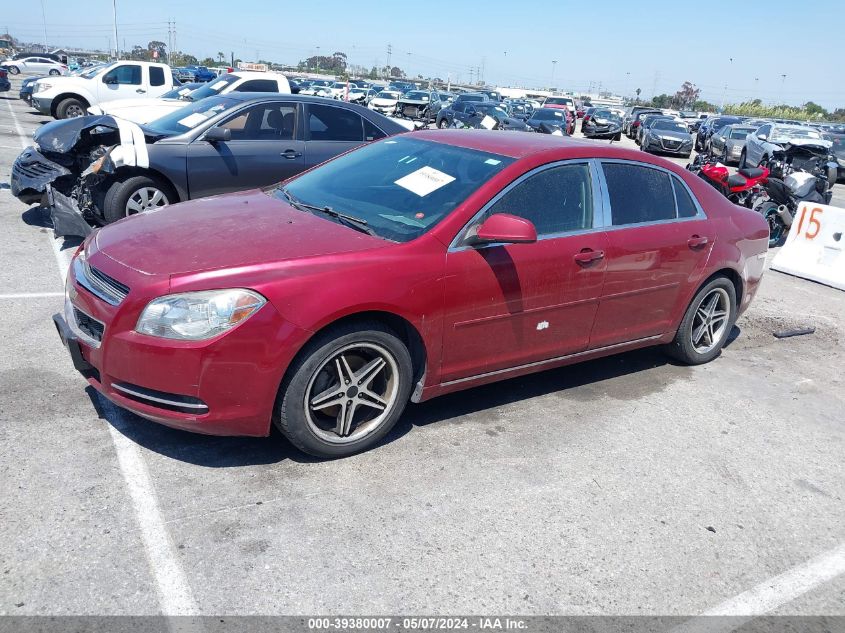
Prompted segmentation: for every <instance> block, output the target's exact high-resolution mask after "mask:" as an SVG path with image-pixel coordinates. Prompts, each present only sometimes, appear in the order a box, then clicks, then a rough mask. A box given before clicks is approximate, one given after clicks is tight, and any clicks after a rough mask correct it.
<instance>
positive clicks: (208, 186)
mask: <svg viewBox="0 0 845 633" xmlns="http://www.w3.org/2000/svg"><path fill="white" fill-rule="evenodd" d="M299 114H300V108H299V105H298V104H296V103H291V102H285V101H269V102H265V103H258V104H255V105H251V106H247V107H246V108H243V109H241V110H239V111H238V112H235V113H233V114H232V115H231V116H230V117H228V118H226V119H224V120H223V121H221V122H220V123H219V124H218V125H217V127H221V128H224V129H228V130H230V131H231V134H232V139H231V140H230V141H226V142H214V143H210V142H208V141H204V140H202V137H201V136H200V138H198V139H196V140H195V141H193V142H192V143H191V144H190V145H189V146H188V150H187V170H188V187H189V190H190V195H191V198H199V197H201V196H209V195H213V194H218V193H225V192H227V191H239V190H244V189H252V188H254V187H265V186H267V185H272V184H274V183H277V182H281V181H282V180H285V179H287V178H290V177H291V176H295V175H296V174H298V173H300V172H301V171H303V170H304V169H305V143H304V142H303V141H302V136H301V132H300V130H299V129H298V128H299Z"/></svg>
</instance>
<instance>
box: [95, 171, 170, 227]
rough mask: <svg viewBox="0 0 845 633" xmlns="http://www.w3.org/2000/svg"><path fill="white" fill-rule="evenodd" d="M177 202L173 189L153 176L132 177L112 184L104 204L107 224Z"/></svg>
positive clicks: (104, 215) (104, 216)
mask: <svg viewBox="0 0 845 633" xmlns="http://www.w3.org/2000/svg"><path fill="white" fill-rule="evenodd" d="M171 201H173V202H175V201H176V195H175V194H174V193H173V191H172V190H171V188H170V187H169V186H168V185H166V184H164V183H163V182H160V181H159V180H158V179H157V178H153V177H151V176H132V177H130V178H127V179H125V180H121V181H118V182H115V183H113V184H112V186H111V187H109V190H108V192H106V197H105V200H104V202H103V218H104V219H105V221H106V224H111V223H112V222H117V221H118V220H121V219H123V218H125V217H128V216H130V215H135V214H136V213H141V212H143V211H153V210H156V209H159V208H161V207H164V206H166V205H168V204H170V202H171Z"/></svg>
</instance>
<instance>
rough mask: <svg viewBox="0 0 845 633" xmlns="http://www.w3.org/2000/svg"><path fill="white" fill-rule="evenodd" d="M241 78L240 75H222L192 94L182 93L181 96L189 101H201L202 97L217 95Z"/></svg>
mask: <svg viewBox="0 0 845 633" xmlns="http://www.w3.org/2000/svg"><path fill="white" fill-rule="evenodd" d="M239 79H240V77H238V76H237V75H221V76H220V77H218V78H217V79H215V80H214V81H209V82H208V83H207V84H205V85H204V86H203V87H202V88H199V89H197V90H194V91H193V92H191V93H190V94H185V95H182V97H181V98H182V99H185V100H187V101H199V100H200V99H205V98H206V97H213V96H215V95H219V94H220V91H221V90H223V88H225V87H226V86H231V85H232V84H233V83H235V82H236V81H238V80H239Z"/></svg>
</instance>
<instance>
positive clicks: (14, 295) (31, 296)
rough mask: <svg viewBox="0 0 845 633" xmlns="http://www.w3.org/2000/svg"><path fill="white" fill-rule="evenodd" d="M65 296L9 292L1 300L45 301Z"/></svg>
mask: <svg viewBox="0 0 845 633" xmlns="http://www.w3.org/2000/svg"><path fill="white" fill-rule="evenodd" d="M64 296H65V293H63V292H8V293H3V294H0V299H44V298H47V297H64Z"/></svg>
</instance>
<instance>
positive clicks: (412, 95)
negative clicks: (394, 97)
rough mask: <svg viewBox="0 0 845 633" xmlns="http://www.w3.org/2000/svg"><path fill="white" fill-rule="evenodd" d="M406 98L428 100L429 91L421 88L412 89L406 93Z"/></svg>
mask: <svg viewBox="0 0 845 633" xmlns="http://www.w3.org/2000/svg"><path fill="white" fill-rule="evenodd" d="M405 98H406V99H413V100H414V101H428V93H427V92H421V91H419V90H412V91H411V92H408V93H406V94H405Z"/></svg>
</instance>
